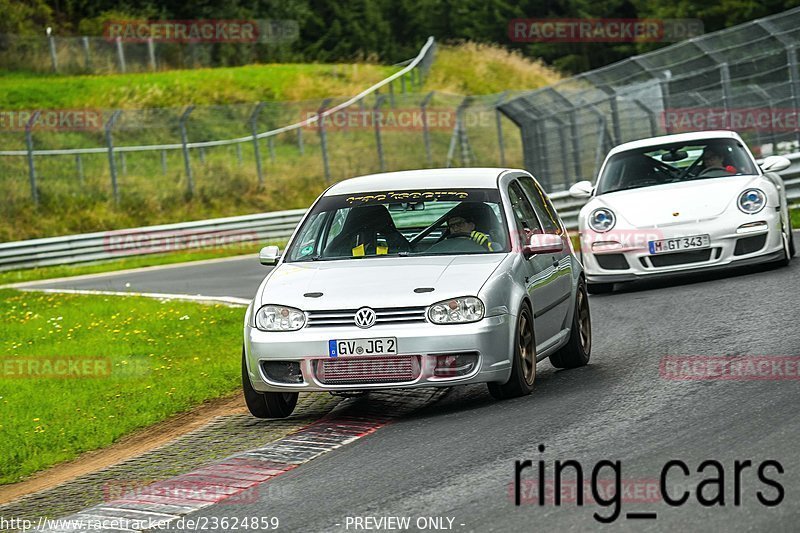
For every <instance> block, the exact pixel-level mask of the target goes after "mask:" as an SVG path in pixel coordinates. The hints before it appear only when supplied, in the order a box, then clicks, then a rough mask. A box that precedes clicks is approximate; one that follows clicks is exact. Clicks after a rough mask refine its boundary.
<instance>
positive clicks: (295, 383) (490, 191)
mask: <svg viewBox="0 0 800 533" xmlns="http://www.w3.org/2000/svg"><path fill="white" fill-rule="evenodd" d="M260 260H261V262H262V263H263V264H265V265H275V267H274V268H273V269H272V270H271V271H270V272H269V274H267V276H266V278H265V279H264V281H263V282H262V283H261V285H260V287H259V289H258V291H257V293H256V296H255V298H254V299H253V302H252V303H251V304H250V307H249V308H248V310H247V313H246V316H245V323H244V349H243V353H242V382H243V386H244V396H245V399H246V402H247V406H248V408H249V409H250V412H251V413H252V414H253V415H254V416H256V417H259V418H280V417H286V416H289V414H291V412H292V410H293V409H294V407H295V405H296V403H297V395H298V393H299V392H300V391H329V392H332V393H342V394H347V393H353V392H355V391H368V390H374V389H387V388H391V389H399V388H412V387H430V386H442V387H449V386H453V385H463V384H469V383H487V384H488V387H489V391H490V393H491V394H492V396H494V397H495V398H498V399H502V398H511V397H516V396H522V395H526V394H530V392H531V391H532V389H533V383H534V379H535V377H536V363H537V362H539V361H541V360H543V359H545V358H547V357H549V358H550V362H551V363H552V364H553V365H554V366H556V367H558V368H573V367H578V366H582V365H585V364H586V363H587V362H588V361H589V355H590V351H591V342H592V341H591V338H592V337H591V319H590V315H589V302H588V298H587V295H586V283H585V281H584V276H583V269H582V267H581V264H580V262H579V261H578V259H577V258H576V257H575V254H574V253H573V249H572V244H571V242H570V240H569V237H568V235H567V232H566V230H565V228H564V224H563V222H562V221H561V219H560V218H559V216H558V214H557V213H556V211H555V209H554V208H553V204H552V203H551V202H550V200H549V198H548V197H547V195H546V194H545V193H544V191H543V190H542V188H541V187H540V186H539V184H538V183H537V182H536V180H535V179H534V178H533V177H532V176H531V175H530V174H529V173H527V172H525V171H523V170H506V169H494V168H469V169H431V170H413V171H405V172H392V173H385V174H376V175H371V176H363V177H359V178H353V179H349V180H346V181H342V182H340V183H337V184H336V185H334V186H332V187H330V188H329V189H328V190H327V191H325V192H324V193H323V194H322V195H321V196H320V197H319V198H318V199H317V201H316V202H315V203H314V205H312V206H311V208H310V209H309V210H308V212H307V213H306V215H305V217H304V218H303V220H302V222H301V223H300V224H299V226H298V228H297V229H296V230H295V232H294V235H293V236H292V238H291V240H290V241H289V244H288V246H287V248H286V251H285V253H283V254H280V251H279V250H278V248H277V247H275V246H270V247H267V248H264V249H263V250H262V251H261V253H260Z"/></svg>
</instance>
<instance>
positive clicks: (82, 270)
mask: <svg viewBox="0 0 800 533" xmlns="http://www.w3.org/2000/svg"><path fill="white" fill-rule="evenodd" d="M270 244H276V245H278V246H280V247H281V248H283V247H285V246H286V242H285V241H280V242H268V243H254V244H246V245H241V246H228V247H223V248H216V249H213V250H212V249H197V250H185V251H181V252H172V253H166V254H153V255H143V256H135V257H125V258H122V259H115V260H112V261H103V262H97V263H88V264H83V265H58V266H49V267H41V268H29V269H24V270H9V271H7V272H0V285H6V284H9V283H22V282H26V281H37V280H41V279H53V278H66V277H70V276H82V275H84V274H97V273H100V272H114V271H117V270H127V269H129V268H142V267H150V266H159V265H169V264H173V263H185V262H190V261H202V260H204V259H218V258H222V257H234V256H239V255H252V256H253V259H255V255H256V254H257V253H258V251H259V250H260V249H261V248H263V247H264V246H269V245H270Z"/></svg>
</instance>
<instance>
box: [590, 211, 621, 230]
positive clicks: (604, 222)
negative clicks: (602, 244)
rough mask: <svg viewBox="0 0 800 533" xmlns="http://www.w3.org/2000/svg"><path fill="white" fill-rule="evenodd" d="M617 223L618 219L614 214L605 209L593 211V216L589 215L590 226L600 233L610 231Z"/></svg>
mask: <svg viewBox="0 0 800 533" xmlns="http://www.w3.org/2000/svg"><path fill="white" fill-rule="evenodd" d="M616 223H617V217H615V216H614V212H613V211H611V209H606V208H605V207H601V208H600V209H595V210H594V211H592V214H591V215H589V226H591V228H592V229H593V230H595V231H597V232H599V233H603V232H606V231H608V230H610V229H611V228H613V227H614V224H616Z"/></svg>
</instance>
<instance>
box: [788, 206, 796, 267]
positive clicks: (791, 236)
mask: <svg viewBox="0 0 800 533" xmlns="http://www.w3.org/2000/svg"><path fill="white" fill-rule="evenodd" d="M794 253H795V248H794V232H793V231H792V212H791V211H789V258H792V257H794Z"/></svg>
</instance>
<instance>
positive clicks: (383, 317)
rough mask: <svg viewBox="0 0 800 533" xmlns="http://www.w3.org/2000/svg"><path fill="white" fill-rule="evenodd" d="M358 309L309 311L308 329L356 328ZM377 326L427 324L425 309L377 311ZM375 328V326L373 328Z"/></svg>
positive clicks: (410, 308)
mask: <svg viewBox="0 0 800 533" xmlns="http://www.w3.org/2000/svg"><path fill="white" fill-rule="evenodd" d="M356 311H357V309H347V310H335V311H307V312H306V316H307V318H308V320H307V322H306V327H307V328H319V327H331V326H334V327H335V326H355V316H356ZM375 315H376V316H377V319H376V320H375V326H380V325H389V324H409V323H415V322H425V321H426V320H427V319H426V318H425V308H424V307H393V308H387V309H375ZM373 327H374V326H373Z"/></svg>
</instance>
